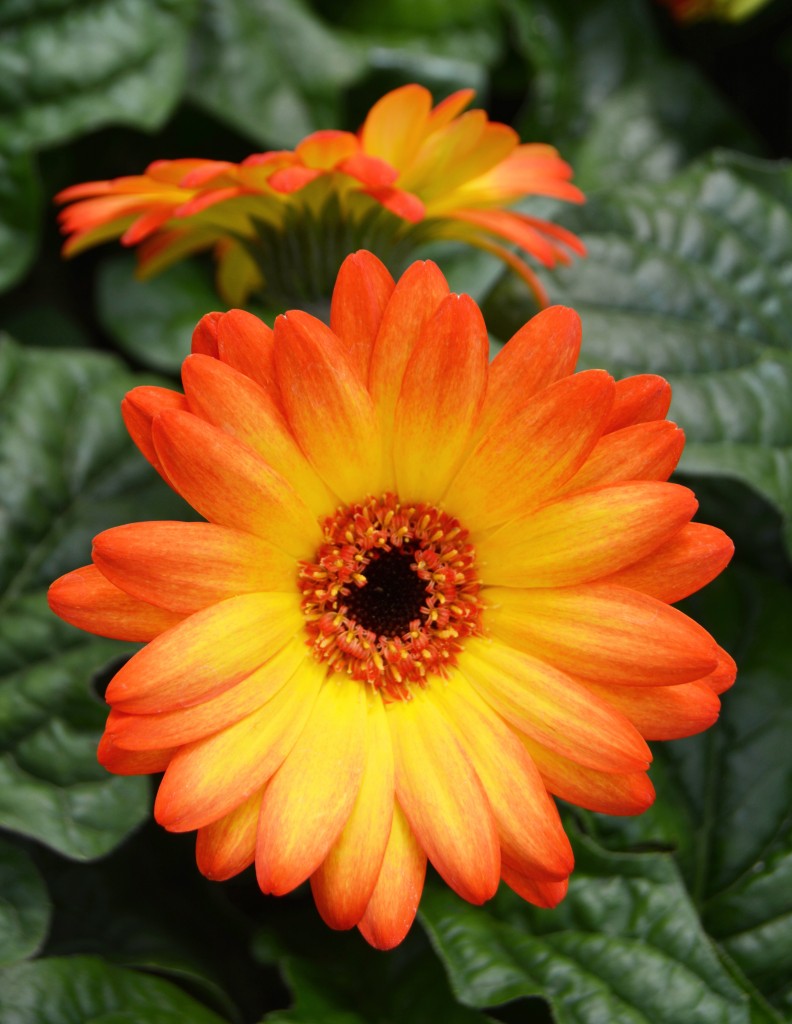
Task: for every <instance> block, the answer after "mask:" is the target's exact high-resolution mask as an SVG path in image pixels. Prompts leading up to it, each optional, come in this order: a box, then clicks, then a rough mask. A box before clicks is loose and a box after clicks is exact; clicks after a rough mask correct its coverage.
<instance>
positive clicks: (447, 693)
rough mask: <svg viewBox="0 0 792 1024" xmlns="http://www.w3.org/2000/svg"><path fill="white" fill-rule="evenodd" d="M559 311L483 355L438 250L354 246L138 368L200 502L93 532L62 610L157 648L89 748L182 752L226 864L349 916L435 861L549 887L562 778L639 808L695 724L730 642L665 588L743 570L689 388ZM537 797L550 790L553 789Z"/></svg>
mask: <svg viewBox="0 0 792 1024" xmlns="http://www.w3.org/2000/svg"><path fill="white" fill-rule="evenodd" d="M579 345H580V321H579V319H578V317H577V315H576V314H575V313H574V312H573V311H572V310H570V309H566V308H562V307H552V308H550V309H547V310H545V311H543V312H542V313H540V314H539V315H538V316H536V317H535V318H534V319H533V320H531V321H530V322H529V323H528V324H526V325H525V326H524V327H523V328H522V329H521V330H519V331H518V332H517V333H516V334H515V335H514V337H513V338H512V339H511V340H510V341H509V342H508V344H507V345H506V346H505V348H504V349H503V350H502V351H501V352H500V353H499V355H498V356H497V358H496V359H495V360H494V362H493V363H492V365H488V343H487V331H486V328H485V325H484V321H483V319H482V316H481V313H480V312H479V309H478V307H477V306H476V305H475V303H474V302H473V301H472V300H471V299H470V298H469V297H467V296H465V295H455V294H450V293H449V289H448V285H447V283H446V281H445V279H444V277H443V275H442V274H441V273H440V271H439V270H438V269H437V267H436V266H435V265H434V264H433V263H431V262H418V263H415V264H413V265H412V266H411V267H410V268H409V269H408V270H407V271H406V272H405V274H404V275H403V276H402V277H401V279H400V280H399V281H398V283H394V281H393V279H392V278H391V276H390V275H389V273H388V271H387V270H386V269H385V267H384V266H383V264H382V263H380V262H379V261H378V260H377V259H376V258H375V257H373V256H372V255H371V254H369V253H367V252H359V253H356V254H355V255H353V256H350V257H348V259H347V260H346V261H345V262H344V264H343V266H342V268H341V271H340V274H339V277H338V281H337V284H336V288H335V291H334V294H333V299H332V309H331V317H330V326H329V327H328V326H326V325H325V324H324V323H322V322H321V321H319V320H317V319H315V318H313V317H312V316H309V315H308V314H306V313H304V312H300V311H292V312H289V313H287V314H285V315H283V316H281V317H279V318H278V319H277V320H276V322H275V328H274V331H272V330H270V329H269V328H268V327H266V326H265V325H264V324H263V323H262V322H261V321H259V320H258V319H256V318H255V317H253V316H252V315H251V314H249V313H246V312H243V311H240V310H232V311H231V312H229V313H224V314H219V313H211V314H209V315H208V316H206V317H204V319H203V320H202V321H201V323H200V324H199V325H198V327H197V329H196V331H195V335H194V342H193V354H192V355H190V356H188V358H187V359H186V360H185V363H184V368H183V372H182V381H183V386H184V393H183V394H181V393H177V392H174V391H170V390H166V389H163V388H158V387H139V388H136V389H135V390H133V391H132V392H130V393H129V395H128V396H127V397H126V399H125V400H124V402H123V414H124V417H125V420H126V423H127V426H128V428H129V431H130V433H131V435H132V437H133V438H134V439H135V441H136V442H137V444H138V446H139V447H140V449H141V451H142V452H143V454H144V455H145V456H146V457H147V458H148V459H149V460H150V461H151V462H152V463H153V465H154V466H155V467H156V468H157V469H158V470H159V472H160V473H161V474H162V476H163V478H164V479H165V480H166V481H167V483H168V484H170V486H171V487H173V488H174V489H175V490H176V491H177V492H178V493H179V494H181V495H182V496H183V497H184V498H185V499H186V500H187V501H188V502H189V503H190V504H191V505H192V506H193V507H194V508H195V509H196V510H197V511H198V512H199V513H200V514H201V515H202V516H203V517H204V518H205V520H206V522H185V523H181V522H146V523H137V524H132V525H126V526H120V527H116V528H114V529H110V530H107V531H105V532H104V533H101V534H99V536H98V537H97V538H96V540H95V542H94V548H93V563H92V564H91V565H89V566H86V567H85V568H82V569H78V570H77V571H75V572H72V573H69V574H68V575H66V576H64V577H62V578H61V579H60V580H58V581H57V582H56V583H54V584H53V586H52V588H51V591H50V603H51V606H52V608H53V609H54V611H55V612H56V613H57V614H58V615H60V616H62V617H63V618H64V619H66V620H67V621H69V622H71V623H74V624H75V625H77V626H80V627H81V628H83V629H87V630H89V631H92V632H95V633H99V634H102V635H106V636H111V637H118V638H121V639H124V640H132V641H143V642H145V643H146V646H145V647H143V649H142V650H140V651H139V652H138V653H136V654H135V655H134V656H133V657H132V658H131V660H130V661H129V662H127V664H126V665H124V667H123V668H121V669H120V671H119V672H118V673H117V674H116V675H115V677H114V678H113V679H112V681H111V682H110V685H109V687H108V690H107V700H108V702H109V703H110V705H111V707H112V710H111V712H110V716H109V719H108V722H107V729H106V732H105V735H104V737H103V739H102V742H101V745H100V751H99V757H100V760H101V762H102V764H104V765H105V766H106V767H107V768H108V769H110V770H111V771H114V772H119V773H122V774H124V773H128V774H138V773H148V772H164V777H163V779H162V782H161V784H160V787H159V792H158V795H157V799H156V805H155V815H156V818H157V820H158V821H159V822H160V823H161V824H162V825H164V826H165V828H167V829H171V830H173V831H179V832H181V831H191V830H197V833H198V837H197V860H198V866H199V867H200V869H201V871H202V872H203V873H204V874H205V875H207V876H208V877H210V878H215V879H225V878H229V877H231V876H233V875H235V874H237V873H238V872H240V871H242V870H243V869H244V868H246V867H247V866H248V865H250V864H251V863H255V867H256V873H257V877H258V882H259V884H260V886H261V889H262V890H263V891H264V892H265V893H275V894H283V893H287V892H289V891H291V890H292V889H294V888H295V887H296V886H298V885H300V884H301V883H302V882H304V881H306V880H310V883H311V887H312V889H313V893H314V896H315V900H316V904H317V906H318V908H319V912H320V913H321V915H322V917H323V918H324V920H325V921H326V922H327V923H328V924H329V925H330V926H331V927H333V928H351V927H353V926H357V927H358V928H359V929H360V931H361V932H362V933H363V935H364V936H365V937H366V939H367V940H368V941H369V942H371V943H372V944H374V945H375V946H378V947H382V948H388V947H391V946H394V945H395V944H397V943H398V942H400V941H401V939H402V938H403V936H404V935H405V934H406V932H407V930H408V929H409V927H410V924H411V922H412V920H413V917H414V915H415V912H416V909H417V906H418V902H419V899H420V895H421V891H422V887H423V881H424V872H425V867H426V862H427V858H428V860H429V861H431V863H432V864H433V865H434V866H435V868H436V869H437V871H438V872H439V873H440V875H441V876H442V877H443V878H444V879H445V880H446V882H447V883H448V884H449V885H450V886H451V887H452V888H453V889H454V890H455V891H456V892H457V893H459V894H460V895H461V896H462V897H464V898H465V899H467V900H470V901H471V902H473V903H477V904H478V903H482V902H484V901H485V900H487V899H489V898H490V897H491V896H492V895H493V894H494V892H495V890H496V889H497V887H498V884H499V882H500V880H501V879H502V880H503V881H504V882H505V883H506V884H507V885H509V886H510V887H511V888H512V889H514V890H516V892H518V893H519V894H520V895H522V896H523V897H525V898H526V899H527V900H530V901H531V902H533V903H536V904H538V905H540V906H545V907H549V906H553V905H555V904H556V903H557V902H558V901H559V900H560V899H562V897H563V896H564V894H565V892H566V888H567V880H568V877H569V874H570V872H571V870H572V867H573V863H572V853H571V849H570V845H569V842H568V840H567V837H566V835H565V833H564V830H563V828H562V825H561V821H560V818H559V815H558V811H557V809H556V806H555V804H554V802H553V799H552V796H557V797H561V798H563V799H565V800H569V801H572V802H574V803H576V804H578V805H580V806H582V807H586V808H590V809H593V810H596V811H603V812H605V813H608V814H633V813H638V812H640V811H642V810H644V809H645V808H646V807H648V806H649V805H650V804H651V802H652V799H653V789H652V785H651V783H650V781H649V779H648V777H647V774H646V769H647V767H648V765H649V762H650V760H651V753H650V751H649V748H648V746H647V743H646V740H647V739H650V740H652V739H671V738H675V737H680V736H688V735H691V734H693V733H696V732H699V731H700V730H703V729H706V728H707V727H708V726H710V725H711V724H712V723H713V722H714V721H715V719H716V717H717V715H718V709H719V700H718V696H717V695H718V694H719V693H720V692H721V691H722V690H724V689H726V688H727V687H728V686H729V685H730V684H731V683H732V681H733V678H734V664H733V662H732V660H731V658H730V657H729V656H728V655H727V654H726V653H725V652H724V651H723V650H721V649H720V648H719V647H718V646H717V644H716V643H715V641H714V640H713V639H712V638H711V637H710V636H709V634H708V633H707V632H705V630H704V629H702V628H701V626H699V625H697V624H696V623H695V622H694V621H692V620H691V619H690V618H688V617H686V616H685V615H684V614H682V612H680V611H679V610H677V609H675V608H673V607H671V605H672V603H673V602H676V601H678V600H680V599H681V598H683V597H685V596H686V595H687V594H690V593H691V592H693V591H695V590H698V589H699V588H700V587H702V586H703V585H704V584H705V583H707V582H708V581H709V580H710V579H712V578H713V577H714V576H715V575H716V574H717V573H719V572H720V571H721V569H723V567H724V566H725V565H726V563H727V562H728V560H729V558H730V556H731V552H732V545H731V542H730V541H729V540H728V538H727V537H726V536H725V535H724V534H723V533H722V532H721V531H719V530H717V529H715V528H713V527H711V526H707V525H703V524H700V523H695V522H691V517H692V516H693V514H694V513H695V511H696V500H695V498H694V496H693V494H692V492H691V491H690V490H688V489H687V488H686V487H682V486H679V485H677V484H674V483H669V482H667V478H668V476H669V474H670V473H671V472H672V470H673V469H674V466H675V465H676V462H677V460H678V458H679V455H680V452H681V450H682V444H683V439H682V433H681V431H680V430H679V429H678V428H677V427H676V426H675V425H674V424H673V423H671V422H669V421H668V420H666V418H665V416H666V412H667V409H668V405H669V400H670V389H669V387H668V385H667V383H666V382H665V381H663V380H662V379H661V378H658V377H655V376H651V375H645V376H637V377H630V378H627V379H626V380H622V381H618V382H614V380H613V379H612V378H611V377H610V376H609V375H608V374H607V373H606V372H605V371H603V370H588V371H585V372H580V373H575V372H573V371H574V367H575V363H576V360H577V356H578V349H579ZM551 795H552V796H551Z"/></svg>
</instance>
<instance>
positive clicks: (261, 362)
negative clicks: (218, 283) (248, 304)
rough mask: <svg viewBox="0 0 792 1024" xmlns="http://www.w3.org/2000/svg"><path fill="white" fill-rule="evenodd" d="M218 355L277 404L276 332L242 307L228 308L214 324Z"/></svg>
mask: <svg viewBox="0 0 792 1024" xmlns="http://www.w3.org/2000/svg"><path fill="white" fill-rule="evenodd" d="M217 349H218V358H219V359H222V361H223V362H224V363H227V364H228V365H229V366H230V367H232V368H233V369H234V370H239V372H240V373H244V374H245V375H246V376H247V377H250V379H251V380H254V381H255V382H256V383H257V384H259V385H260V386H261V387H262V388H264V390H265V391H266V392H267V394H268V395H269V396H270V401H272V402H275V403H276V404H278V406H279V407H280V396H279V395H278V394H277V387H276V386H275V363H274V360H275V335H274V333H273V331H272V328H271V327H268V326H267V325H266V324H265V323H264V322H263V321H261V320H259V318H258V317H257V316H253V314H252V313H247V312H246V311H245V310H244V309H231V310H229V311H228V312H227V313H224V314H223V316H222V317H221V318H220V320H219V322H218V324H217Z"/></svg>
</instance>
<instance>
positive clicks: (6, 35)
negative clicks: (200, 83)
mask: <svg viewBox="0 0 792 1024" xmlns="http://www.w3.org/2000/svg"><path fill="white" fill-rule="evenodd" d="M195 7H196V0H8V2H6V3H4V4H3V6H2V10H1V11H0V125H2V127H1V128H0V149H4V150H13V151H15V152H19V151H23V150H29V149H35V148H38V147H41V146H46V145H50V144H52V143H55V142H60V141H63V140H64V139H70V138H73V137H74V136H75V135H78V134H80V133H82V132H86V131H89V130H91V129H94V128H98V127H100V126H101V125H105V124H128V125H132V126H135V127H139V128H148V129H153V128H156V127H157V126H158V125H160V124H162V122H163V121H164V120H165V118H166V117H167V116H168V114H169V113H170V112H171V110H172V109H173V107H174V105H175V104H176V102H177V101H178V99H179V96H180V94H181V90H182V87H183V81H184V74H185V57H186V46H187V38H188V30H189V26H190V22H191V20H192V17H193V13H194V11H195Z"/></svg>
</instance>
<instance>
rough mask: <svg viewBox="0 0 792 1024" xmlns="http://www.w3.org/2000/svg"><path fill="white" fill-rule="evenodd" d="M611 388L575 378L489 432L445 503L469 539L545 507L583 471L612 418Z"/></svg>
mask: <svg viewBox="0 0 792 1024" xmlns="http://www.w3.org/2000/svg"><path fill="white" fill-rule="evenodd" d="M612 400H613V380H612V378H611V377H610V376H608V374H607V373H604V372H603V371H602V370H587V371H585V372H584V373H577V374H575V375H574V376H572V377H565V378H564V379H563V380H560V381H558V382H557V383H555V384H551V385H550V387H548V388H545V389H544V391H540V392H539V394H538V395H536V396H535V397H534V398H533V399H532V400H531V401H530V402H529V403H528V404H527V405H526V407H525V409H524V410H523V411H522V412H521V413H520V414H519V415H518V416H516V417H515V419H514V420H513V421H512V422H511V423H509V424H506V423H501V424H495V426H494V427H493V428H492V429H491V430H490V431H488V433H487V434H485V435H484V437H483V438H482V439H481V440H480V441H479V443H478V444H477V445H476V447H475V449H474V450H473V452H472V453H471V455H470V456H469V457H468V459H467V460H466V461H465V462H464V463H463V465H462V467H461V469H460V470H459V472H458V473H457V475H456V477H455V479H454V481H453V482H452V484H451V486H450V487H449V489H448V492H447V494H446V496H445V502H446V505H447V507H448V508H449V509H452V510H454V511H455V512H456V511H457V510H459V512H460V513H461V514H462V515H463V516H464V518H465V525H466V526H467V527H468V529H470V530H471V531H476V530H483V529H488V528H489V527H492V526H497V525H498V524H499V523H503V522H505V521H506V520H508V519H511V518H513V517H514V516H518V515H521V514H523V513H525V512H528V511H530V510H531V509H532V508H535V507H536V506H537V505H540V504H544V503H545V502H547V501H549V500H550V499H551V498H552V497H553V496H554V493H555V492H556V491H558V490H560V488H561V487H562V486H563V484H564V483H566V481H567V480H568V479H569V478H570V477H571V476H572V475H573V474H574V473H575V471H576V470H577V469H578V468H579V467H580V466H581V465H582V464H583V462H584V461H585V459H586V457H587V456H588V455H589V453H590V452H591V450H592V448H593V447H594V445H595V444H596V442H597V440H598V438H599V436H600V432H601V429H602V424H603V423H604V421H605V419H606V417H607V416H608V414H609V412H610V407H611V403H612Z"/></svg>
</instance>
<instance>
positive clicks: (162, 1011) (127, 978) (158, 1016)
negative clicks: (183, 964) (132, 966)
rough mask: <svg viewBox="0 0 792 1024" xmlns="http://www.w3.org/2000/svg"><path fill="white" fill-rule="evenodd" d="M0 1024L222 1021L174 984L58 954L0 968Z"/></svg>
mask: <svg viewBox="0 0 792 1024" xmlns="http://www.w3.org/2000/svg"><path fill="white" fill-rule="evenodd" d="M0 1019H2V1021H3V1024H223V1022H222V1020H221V1018H220V1017H218V1016H217V1014H215V1013H212V1012H211V1010H208V1009H206V1007H205V1006H201V1004H200V1003H197V1002H196V1001H195V1000H194V999H191V998H190V997H189V996H187V995H185V993H184V992H182V991H180V990H179V989H178V988H176V987H175V986H174V985H171V984H169V983H168V982H166V981H162V980H160V979H159V978H155V977H152V976H151V975H148V974H142V973H140V972H137V971H128V970H124V969H123V968H120V967H113V966H111V965H110V964H107V963H105V962H104V961H102V960H100V959H99V958H98V957H63V958H52V959H49V960H37V961H34V962H32V963H27V964H18V965H15V966H13V967H8V968H6V969H5V970H3V971H0Z"/></svg>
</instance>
